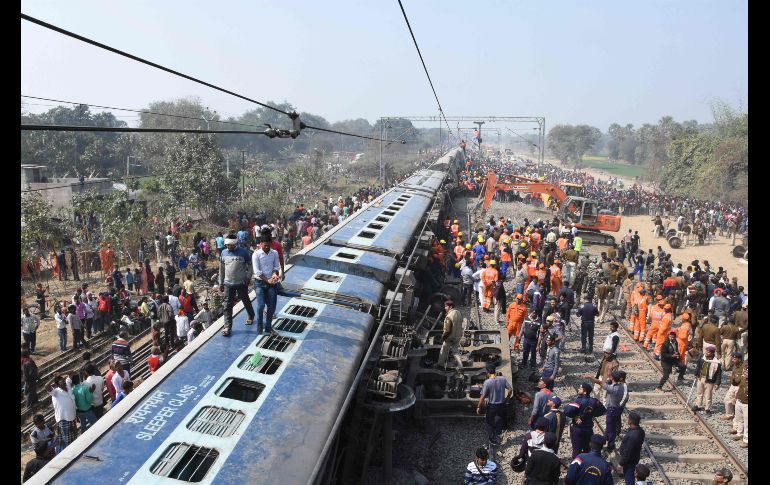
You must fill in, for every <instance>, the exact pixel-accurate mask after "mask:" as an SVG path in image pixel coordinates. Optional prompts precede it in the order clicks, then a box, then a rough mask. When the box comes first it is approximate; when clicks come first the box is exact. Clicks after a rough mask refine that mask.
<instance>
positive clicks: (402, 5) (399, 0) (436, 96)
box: [398, 0, 452, 135]
mask: <svg viewBox="0 0 770 485" xmlns="http://www.w3.org/2000/svg"><path fill="white" fill-rule="evenodd" d="M398 5H399V6H400V7H401V13H403V14H404V20H406V26H407V27H408V28H409V33H410V34H411V36H412V41H414V47H415V48H416V49H417V55H419V56H420V62H422V68H423V69H424V70H425V75H426V76H428V83H430V89H431V90H433V96H434V97H435V98H436V103H437V104H438V112H439V113H441V116H442V117H443V118H444V123H446V127H447V130H449V134H450V135H451V134H452V128H450V127H449V122H448V121H447V119H446V115H444V110H443V109H442V108H441V101H439V100H438V94H436V88H434V87H433V81H432V80H431V79H430V74H428V68H427V66H426V65H425V59H423V57H422V52H420V46H419V45H417V39H416V38H415V37H414V32H413V31H412V26H411V25H410V24H409V17H407V16H406V10H404V4H402V3H401V0H398Z"/></svg>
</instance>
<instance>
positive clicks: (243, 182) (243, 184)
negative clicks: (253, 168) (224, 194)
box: [241, 150, 246, 204]
mask: <svg viewBox="0 0 770 485" xmlns="http://www.w3.org/2000/svg"><path fill="white" fill-rule="evenodd" d="M241 156H242V158H241V204H243V197H244V194H245V193H246V172H245V170H246V150H241Z"/></svg>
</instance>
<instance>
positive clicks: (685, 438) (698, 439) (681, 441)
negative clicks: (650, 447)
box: [644, 433, 711, 445]
mask: <svg viewBox="0 0 770 485" xmlns="http://www.w3.org/2000/svg"><path fill="white" fill-rule="evenodd" d="M644 439H645V440H646V441H655V442H659V443H666V444H674V445H691V444H695V443H706V442H709V441H711V438H709V437H708V436H704V435H699V434H684V435H669V434H658V433H647V434H646V435H645V436H644Z"/></svg>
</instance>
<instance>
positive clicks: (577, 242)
mask: <svg viewBox="0 0 770 485" xmlns="http://www.w3.org/2000/svg"><path fill="white" fill-rule="evenodd" d="M572 244H573V246H574V248H575V251H577V252H580V250H581V249H583V238H582V237H580V236H575V238H574V239H572Z"/></svg>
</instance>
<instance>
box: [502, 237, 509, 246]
mask: <svg viewBox="0 0 770 485" xmlns="http://www.w3.org/2000/svg"><path fill="white" fill-rule="evenodd" d="M503 242H504V243H505V244H510V243H511V238H509V237H504V238H503Z"/></svg>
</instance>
